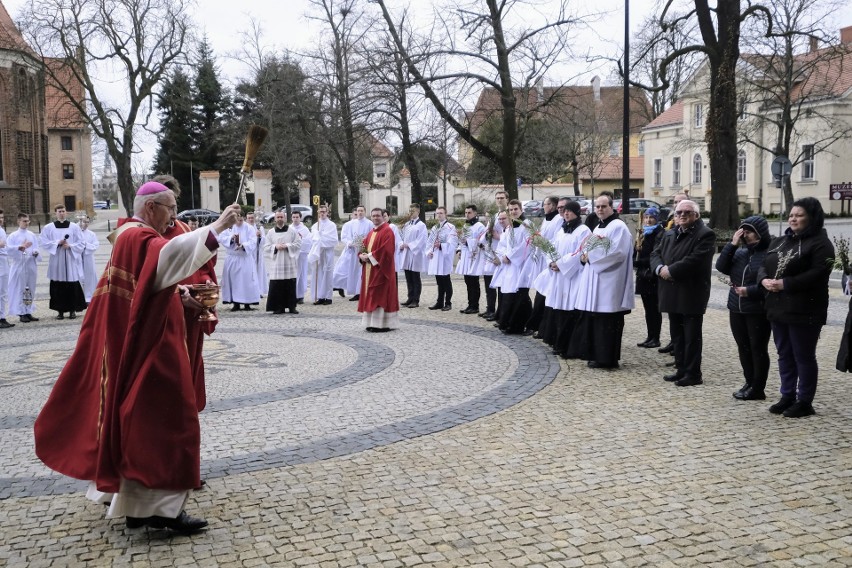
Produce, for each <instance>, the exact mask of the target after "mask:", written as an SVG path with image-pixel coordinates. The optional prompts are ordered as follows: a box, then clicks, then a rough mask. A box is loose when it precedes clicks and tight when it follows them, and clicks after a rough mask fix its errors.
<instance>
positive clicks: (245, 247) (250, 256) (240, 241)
mask: <svg viewBox="0 0 852 568" xmlns="http://www.w3.org/2000/svg"><path fill="white" fill-rule="evenodd" d="M219 244H220V245H222V246H223V247H224V248H225V249H227V251H228V256H227V257H226V258H225V267H224V269H223V270H222V277H221V278H220V279H219V282H221V283H222V302H224V303H237V304H259V303H260V287H259V286H258V285H257V261H256V260H255V256H254V255H255V251H256V250H257V229H255V227H254V226H252V225H249V224H248V223H243V224H242V225H239V226H237V225H234V226H233V227H231V228H230V229H227V230H225V231H223V232H222V233H221V234H220V235H219Z"/></svg>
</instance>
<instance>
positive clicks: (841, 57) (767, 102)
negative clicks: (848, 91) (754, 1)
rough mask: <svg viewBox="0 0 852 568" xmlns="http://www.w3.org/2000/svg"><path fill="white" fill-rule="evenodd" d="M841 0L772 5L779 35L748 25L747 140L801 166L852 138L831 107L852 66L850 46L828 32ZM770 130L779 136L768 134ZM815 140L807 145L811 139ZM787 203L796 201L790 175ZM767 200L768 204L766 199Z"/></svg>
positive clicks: (785, 0)
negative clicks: (843, 79)
mask: <svg viewBox="0 0 852 568" xmlns="http://www.w3.org/2000/svg"><path fill="white" fill-rule="evenodd" d="M843 4H845V3H844V2H841V1H840V0H816V1H813V0H777V1H776V2H774V3H773V4H771V5H770V6H769V7H768V9H769V11H770V12H771V14H772V28H773V32H772V33H771V34H770V35H768V36H767V35H766V34H765V33H761V30H760V29H757V30H755V29H753V26H752V27H747V28H746V29H745V30H744V31H745V33H744V35H743V43H744V46H747V48H748V49H749V51H750V53H747V54H743V56H742V59H743V63H742V64H741V69H742V72H740V73H739V79H740V81H741V84H742V85H743V93H742V95H741V97H740V99H741V113H742V118H743V120H742V128H741V129H740V139H741V140H742V141H743V142H746V143H748V144H751V145H753V146H755V147H756V148H759V149H761V150H763V151H765V152H767V153H769V154H774V155H780V156H786V157H788V158H789V159H790V161H791V162H792V163H793V166H794V167H795V166H798V165H800V164H802V163H803V162H804V161H805V160H813V159H814V157H815V156H816V155H817V154H819V153H822V152H829V151H830V149H831V147H832V146H833V145H835V144H836V143H837V142H838V141H840V140H845V139H848V138H850V137H852V132H850V131H849V129H848V123H847V122H846V121H845V120H844V118H843V117H838V116H837V115H836V114H835V113H833V112H832V111H831V110H827V108H828V107H826V105H825V104H824V103H825V102H826V101H827V100H830V99H831V98H834V97H837V96H840V95H842V90H840V89H842V88H843V87H842V83H841V82H840V81H841V77H842V75H843V73H844V72H848V71H847V70H845V69H844V65H846V66H849V65H852V57H850V55H851V54H852V53H850V52H852V50H850V48H849V46H848V45H837V44H836V43H835V41H834V38H833V37H832V35H833V30H827V29H825V27H824V26H825V23H826V22H827V21H830V15H831V14H832V13H833V12H835V11H836V10H838V9H839V8H841V7H842V5H843ZM767 130H769V131H770V133H771V135H770V136H765V132H766V131H767ZM805 140H806V141H807V145H805V144H803V142H804V141H805ZM783 182H784V183H783V186H782V187H783V192H784V202H785V203H786V205H787V207H789V206H790V204H791V203H793V201H794V199H795V196H794V195H793V188H792V183H791V182H790V177H789V176H786V177H785V178H784V180H783ZM760 205H762V204H760Z"/></svg>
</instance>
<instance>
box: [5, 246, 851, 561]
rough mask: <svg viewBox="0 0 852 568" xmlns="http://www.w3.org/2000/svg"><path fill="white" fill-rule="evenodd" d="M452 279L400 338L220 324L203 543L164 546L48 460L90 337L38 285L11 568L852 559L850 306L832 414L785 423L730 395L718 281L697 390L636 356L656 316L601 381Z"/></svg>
mask: <svg viewBox="0 0 852 568" xmlns="http://www.w3.org/2000/svg"><path fill="white" fill-rule="evenodd" d="M106 254H107V253H106V252H102V253H99V260H100V261H101V262H103V261H105V258H106V256H105V255H106ZM424 282H425V283H426V286H425V287H424V296H425V297H424V301H423V302H422V303H421V305H423V306H426V305H428V302H429V301H430V300H432V301H433V300H434V296H435V292H436V288H435V286H434V284H433V283H432V282H431V281H430V279H428V278H427V279H424ZM42 285H45V286H42ZM454 285H455V291H456V296H455V298H454V308H455V309H454V310H453V311H451V312H433V311H429V310H426V309H425V308H420V309H416V310H407V309H404V308H403V311H402V314H401V315H402V327H401V329H399V330H396V331H393V332H391V333H387V334H368V333H366V332H364V331H363V329H362V326H361V324H360V319H359V318H358V317H357V316H356V315H355V306H354V303H350V302H347V301H345V300H341V299H339V298H338V297H335V299H334V303H333V304H332V305H331V306H312V305H305V306H304V307H302V308H300V311H301V314H300V315H297V316H272V315H268V314H265V313H263V312H255V313H244V312H241V313H239V314H231V313H227V312H226V313H223V314H222V321H221V322H220V325H219V328H218V330H217V332H216V334H215V335H214V338H213V339H212V340H210V341H208V343H207V344H206V346H205V354H206V361H207V374H208V378H207V381H208V396H209V404H208V408H207V409H206V410H205V411H204V413H202V432H203V441H202V444H203V446H202V469H203V476H204V477H205V478H206V479H207V481H208V485H207V487H206V488H205V489H203V490H201V491H198V492H195V493H194V494H193V495H192V497H191V499H190V503H189V506H188V511H189V512H190V513H191V514H194V515H198V516H203V517H205V518H206V519H208V520H209V521H210V529H209V530H208V531H207V532H206V533H204V534H200V535H196V536H193V537H172V538H169V537H168V535H167V534H165V533H164V532H161V531H153V530H151V531H146V530H144V529H143V530H136V531H127V530H126V529H125V527H124V523H123V522H122V521H121V520H107V519H105V518H104V511H103V508H102V507H99V506H97V505H95V504H93V503H90V502H88V501H87V500H86V499H85V498H84V497H83V495H82V493H81V489H82V488H83V486H84V484H83V483H82V482H78V481H74V480H69V479H66V478H63V477H61V476H58V475H56V474H54V473H52V472H50V471H48V470H47V469H46V468H44V467H43V466H41V464H40V462H38V460H37V459H36V458H35V457H34V456H33V451H32V434H31V426H32V421H33V419H34V416H35V414H36V413H37V412H38V410H39V408H40V407H41V404H42V403H43V401H44V399H45V397H46V396H47V394H48V392H49V389H50V387H51V385H52V383H53V380H54V379H55V376H56V375H57V373H58V371H59V369H60V368H61V366H62V364H63V363H64V361H65V359H66V358H67V356H68V354H69V353H70V350H71V349H72V348H73V345H74V342H75V340H76V334H77V330H78V329H79V325H80V320H79V319H78V320H74V321H69V320H65V321H62V322H57V321H54V320H53V319H52V316H51V315H50V314H49V313H47V310H46V301H45V300H44V293H45V292H46V281H45V280H44V279H42V284H41V285H40V286H39V292H40V293H39V307H40V308H41V309H40V312H39V314H38V315H40V316H41V317H42V321H41V322H38V323H33V324H27V325H22V324H18V325H17V326H16V327H15V328H13V329H11V330H3V331H2V332H0V337H2V339H3V349H2V350H0V362H1V363H2V364H0V369H2V370H0V565H2V564H6V565H9V566H24V565H26V566H46V565H55V566H66V565H76V566H103V565H136V566H151V565H153V566H173V565H195V564H198V565H202V566H216V565H222V566H266V565H278V566H322V567H332V566H383V567H397V566H398V567H409V566H482V567H501V566H507V567H509V566H548V567H549V566H608V567H609V566H820V567H822V566H852V528H850V525H852V520H850V516H852V503H850V498H852V479H850V477H852V451H850V440H852V420H850V419H852V410H850V407H849V405H850V400H852V382H850V378H849V377H848V376H845V375H843V374H841V373H838V372H836V371H834V370H833V367H834V355H835V353H836V348H837V345H838V342H839V339H840V333H841V328H840V327H839V325H837V322H838V321H842V318H843V317H844V316H845V313H846V304H845V300H844V299H843V298H840V297H837V296H836V295H834V294H833V301H832V306H833V308H832V321H833V322H834V323H833V324H831V325H829V326H828V327H826V329H825V330H824V333H823V336H822V338H821V340H820V344H819V354H818V356H819V361H820V366H821V371H822V376H821V382H820V386H819V391H818V393H817V399H816V401H815V407H816V410H817V415H816V416H813V417H810V418H807V419H800V420H793V419H785V418H783V417H777V416H773V415H771V414H769V413H768V412H767V408H768V407H769V405H770V404H772V402H774V399H775V396H774V395H770V400H767V401H765V402H763V401H755V402H737V401H735V400H734V399H733V398H732V397H731V392H732V391H734V390H736V389H737V388H739V386H740V385H741V382H742V381H741V379H740V378H739V377H740V372H739V364H738V361H737V357H736V350H735V347H734V344H733V341H732V339H731V337H730V332H729V331H728V324H727V313H726V312H725V311H724V310H723V309H720V305H719V304H720V302H721V301H723V296H724V290H723V289H722V288H721V285H719V284H715V285H716V286H717V288H718V289H717V291H716V292H714V306H715V307H712V308H711V309H710V310H709V311H708V314H707V317H706V319H705V330H704V337H705V348H704V355H705V358H704V370H705V371H704V372H705V381H706V382H705V385H703V386H700V387H692V388H677V387H674V386H673V385H671V384H670V383H666V382H664V381H662V379H661V376H662V375H663V374H664V373H665V372H666V370H667V368H666V367H665V366H664V364H665V363H666V362H667V361H668V360H669V358H668V356H664V355H660V354H658V353H657V352H656V350H646V349H640V348H637V347H635V344H636V342H637V341H641V340H643V339H644V334H643V333H642V332H643V330H644V322H643V318H642V313H641V308H638V309H637V310H636V311H635V312H634V313H633V314H631V315H630V316H628V318H627V324H626V328H625V333H624V348H623V359H622V367H621V368H620V369H619V370H616V371H593V370H590V369H587V368H586V367H585V365H583V364H580V363H578V362H574V361H562V360H558V359H556V358H554V357H553V356H552V355H551V354H550V353H549V351H548V350H547V349H546V348H545V347H544V346H543V345H542V344H541V343H540V342H538V341H536V340H533V339H531V338H527V337H507V336H504V335H502V334H500V333H498V332H497V331H496V330H495V329H494V328H493V327H492V326H491V325H490V324H488V323H487V322H485V321H484V320H482V319H481V318H477V317H476V316H464V315H461V314H459V313H458V309H460V308H463V307H464V286H463V283H462V282H461V281H460V280H459V281H455V282H454ZM777 385H778V379H777V368H776V366H775V364H774V361H773V367H772V371H771V375H770V387H771V388H772V389H775V388H777Z"/></svg>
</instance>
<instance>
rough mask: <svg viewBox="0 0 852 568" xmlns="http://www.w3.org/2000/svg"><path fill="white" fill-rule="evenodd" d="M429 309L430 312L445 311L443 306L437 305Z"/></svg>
mask: <svg viewBox="0 0 852 568" xmlns="http://www.w3.org/2000/svg"><path fill="white" fill-rule="evenodd" d="M429 309H430V310H443V309H444V306H442V305H440V304H435V305H434V306H429Z"/></svg>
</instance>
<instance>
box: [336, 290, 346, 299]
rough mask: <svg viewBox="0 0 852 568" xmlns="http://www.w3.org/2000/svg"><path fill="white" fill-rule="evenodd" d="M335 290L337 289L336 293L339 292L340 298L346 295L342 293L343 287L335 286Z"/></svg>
mask: <svg viewBox="0 0 852 568" xmlns="http://www.w3.org/2000/svg"><path fill="white" fill-rule="evenodd" d="M335 290H337V293H338V294H340V297H341V298H345V297H346V294H344V293H343V288H335Z"/></svg>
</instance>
